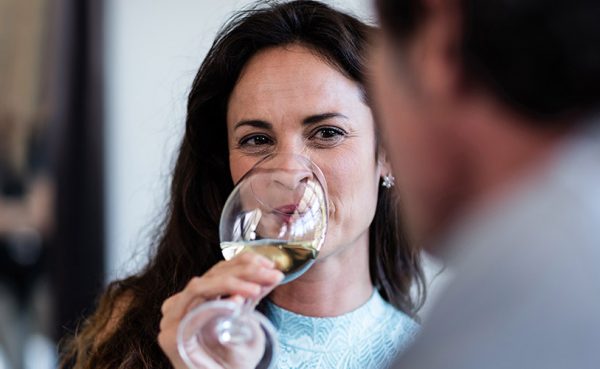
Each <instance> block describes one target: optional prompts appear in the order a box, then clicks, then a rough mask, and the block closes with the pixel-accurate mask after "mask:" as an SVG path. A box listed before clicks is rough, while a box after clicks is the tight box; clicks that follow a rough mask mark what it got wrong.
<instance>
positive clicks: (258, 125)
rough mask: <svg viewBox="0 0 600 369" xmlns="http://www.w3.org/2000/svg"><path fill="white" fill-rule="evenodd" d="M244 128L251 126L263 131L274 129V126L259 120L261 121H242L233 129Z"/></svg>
mask: <svg viewBox="0 0 600 369" xmlns="http://www.w3.org/2000/svg"><path fill="white" fill-rule="evenodd" d="M243 126H250V127H254V128H262V129H273V125H272V124H271V123H269V122H265V121H264V120H259V119H250V120H241V121H239V122H237V123H236V124H235V126H234V127H233V129H234V130H236V129H238V128H240V127H243Z"/></svg>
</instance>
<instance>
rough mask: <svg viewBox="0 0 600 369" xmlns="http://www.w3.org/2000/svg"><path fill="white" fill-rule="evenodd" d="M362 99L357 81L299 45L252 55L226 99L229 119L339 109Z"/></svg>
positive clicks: (312, 112)
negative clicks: (246, 115) (286, 111)
mask: <svg viewBox="0 0 600 369" xmlns="http://www.w3.org/2000/svg"><path fill="white" fill-rule="evenodd" d="M360 98H361V90H360V87H359V86H358V84H357V83H356V82H354V81H352V80H350V79H349V78H347V77H346V76H344V75H343V74H342V73H340V72H339V71H338V70H336V69H335V68H334V67H332V66H331V65H330V64H329V63H327V62H326V61H325V60H324V59H323V58H322V57H319V56H318V55H316V54H315V52H314V51H312V50H310V49H308V48H306V47H303V46H299V45H293V46H288V47H277V48H272V49H267V50H264V51H262V52H260V53H258V54H257V55H255V56H254V57H253V58H252V59H250V61H249V62H248V64H247V65H246V66H245V67H244V70H243V72H242V73H241V75H240V78H239V80H238V83H237V84H236V86H235V87H234V90H233V92H232V94H231V97H230V99H229V107H228V121H229V120H236V119H241V118H244V119H247V118H248V117H240V116H239V115H240V114H249V113H253V112H254V113H262V114H268V113H270V112H271V113H276V112H279V113H280V112H281V110H289V109H292V110H297V111H298V112H299V113H302V111H303V110H310V111H304V112H303V113H306V114H308V113H310V114H314V110H331V109H341V108H343V107H344V106H346V105H348V106H350V105H352V104H356V101H355V99H360Z"/></svg>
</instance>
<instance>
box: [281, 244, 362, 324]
mask: <svg viewBox="0 0 600 369" xmlns="http://www.w3.org/2000/svg"><path fill="white" fill-rule="evenodd" d="M372 293H373V283H372V281H371V276H370V273H369V235H368V232H365V233H364V234H363V235H362V236H361V237H359V238H358V239H357V240H356V241H355V242H353V244H351V245H347V246H346V247H344V249H343V250H340V251H339V252H337V253H334V254H332V255H328V256H326V257H324V258H322V259H319V260H317V262H315V264H314V265H313V266H312V267H311V268H310V269H309V270H308V271H307V272H306V273H304V275H302V276H301V277H300V278H298V279H296V280H294V281H292V282H290V283H287V284H284V285H281V286H279V287H277V288H276V289H275V290H274V291H273V292H272V293H271V295H270V298H271V300H272V301H273V302H274V303H275V304H277V305H278V306H281V307H282V308H284V309H286V310H289V311H293V312H295V313H297V314H301V315H306V316H316V317H331V316H339V315H342V314H345V313H348V312H350V311H352V310H355V309H356V308H358V307H359V306H361V305H362V304H364V303H365V302H366V301H367V300H368V299H369V297H370V296H371V294H372Z"/></svg>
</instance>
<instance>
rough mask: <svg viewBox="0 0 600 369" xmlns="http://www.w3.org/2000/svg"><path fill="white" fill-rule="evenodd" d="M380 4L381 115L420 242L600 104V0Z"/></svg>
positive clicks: (535, 159) (397, 0) (527, 166)
mask: <svg viewBox="0 0 600 369" xmlns="http://www.w3.org/2000/svg"><path fill="white" fill-rule="evenodd" d="M376 5H377V8H378V10H379V15H380V18H381V23H382V25H383V32H382V34H381V35H379V40H378V43H377V45H378V46H376V48H375V51H374V60H373V62H374V74H375V76H374V85H373V90H374V94H375V98H376V107H377V109H378V113H379V114H380V117H379V118H380V121H381V122H382V127H383V130H384V132H385V134H384V137H386V138H387V141H388V142H387V144H388V149H389V152H390V154H391V156H392V162H393V164H394V167H395V171H396V174H397V176H396V177H397V183H398V189H399V190H400V192H401V194H402V196H403V200H404V205H405V211H406V216H407V220H408V222H409V225H410V229H411V230H412V232H413V236H414V237H416V238H417V239H418V240H423V239H426V238H428V237H434V236H436V235H437V233H439V232H441V231H442V230H444V227H446V226H447V225H448V223H449V222H451V221H452V220H454V218H455V217H456V216H457V215H458V214H460V213H461V212H463V211H464V210H465V208H466V207H468V206H469V204H471V203H472V202H476V201H478V200H481V199H482V198H485V197H489V196H490V194H493V193H495V192H497V191H499V189H500V188H501V187H502V185H505V184H507V183H509V182H511V181H512V180H513V179H515V178H516V177H518V176H519V175H520V174H521V173H524V172H527V171H528V170H531V169H532V168H533V167H535V166H537V165H539V164H540V163H541V162H543V159H544V157H545V156H546V155H547V153H548V152H550V151H551V148H552V147H553V146H554V145H555V143H556V142H558V141H559V140H560V138H561V137H562V136H563V134H564V133H565V132H566V131H569V130H571V129H572V128H573V127H575V125H576V124H578V120H579V118H580V117H582V116H583V115H586V114H588V113H590V112H592V111H594V110H595V109H597V108H598V102H599V101H600V2H599V1H597V0H462V1H461V0H376Z"/></svg>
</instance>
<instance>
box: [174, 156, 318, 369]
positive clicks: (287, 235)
mask: <svg viewBox="0 0 600 369" xmlns="http://www.w3.org/2000/svg"><path fill="white" fill-rule="evenodd" d="M327 223H328V199H327V185H326V182H325V179H324V176H323V173H322V172H321V170H320V169H319V167H318V166H317V165H316V164H314V163H313V162H312V161H311V160H310V159H308V158H306V157H304V156H301V155H296V154H289V153H274V154H271V155H268V156H266V157H264V158H263V159H261V160H260V161H259V162H258V163H256V164H255V165H254V166H253V167H252V168H251V169H250V170H249V171H248V172H247V173H246V174H245V175H244V176H243V177H242V178H241V179H240V180H239V181H238V183H237V184H236V186H235V187H234V189H233V191H232V192H231V194H230V195H229V197H228V199H227V201H226V202H225V205H224V207H223V211H222V213H221V219H220V223H219V238H220V241H221V251H222V253H223V256H224V258H225V259H226V260H230V259H232V258H234V257H235V256H236V255H239V254H240V253H243V252H253V253H257V254H260V255H262V256H264V257H266V258H267V259H269V260H271V261H273V263H274V265H275V268H277V269H279V270H280V271H281V272H283V274H284V279H283V281H282V283H288V282H290V281H292V280H294V279H295V278H298V277H299V276H300V275H302V274H303V273H304V272H306V270H307V269H308V268H310V267H311V265H312V264H313V263H314V262H315V260H316V258H317V255H318V253H319V250H320V249H321V246H322V245H323V243H324V242H325V234H326V231H327ZM255 304H256V302H255V301H251V300H246V302H245V303H244V305H243V306H240V305H239V304H237V303H234V302H232V301H226V300H217V301H211V302H207V303H204V304H202V305H200V306H198V307H196V308H195V309H193V310H192V311H190V312H189V313H188V314H187V315H186V317H184V319H183V320H182V322H181V323H180V326H179V329H178V335H177V347H178V350H179V353H180V355H181V357H182V358H183V360H184V362H185V363H186V364H187V365H188V366H189V367H190V368H192V369H196V368H202V367H206V364H205V362H206V361H207V360H208V361H211V362H213V363H216V365H217V367H222V368H238V367H246V366H247V365H250V366H248V367H252V368H254V367H257V368H270V367H272V365H273V363H274V362H275V356H276V353H277V347H278V345H277V338H276V334H275V330H274V328H273V326H272V325H271V323H270V322H269V320H268V319H266V318H265V317H264V316H263V315H261V314H259V313H258V312H256V311H255V310H253V308H254V305H255ZM240 360H241V361H240ZM242 362H243V363H244V364H243V365H242V366H240V365H241V364H240V363H242ZM248 363H250V364H248Z"/></svg>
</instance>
